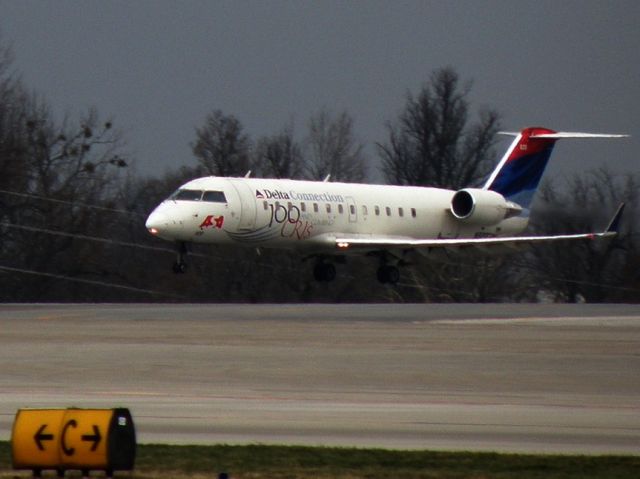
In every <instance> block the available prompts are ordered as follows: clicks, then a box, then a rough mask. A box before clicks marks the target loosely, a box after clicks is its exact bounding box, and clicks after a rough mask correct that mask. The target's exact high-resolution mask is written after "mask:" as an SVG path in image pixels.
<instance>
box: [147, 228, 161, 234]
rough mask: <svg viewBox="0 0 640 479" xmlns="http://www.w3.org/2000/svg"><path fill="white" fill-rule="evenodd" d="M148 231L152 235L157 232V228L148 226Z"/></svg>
mask: <svg viewBox="0 0 640 479" xmlns="http://www.w3.org/2000/svg"><path fill="white" fill-rule="evenodd" d="M149 233H151V234H152V235H157V234H158V233H159V231H158V228H149Z"/></svg>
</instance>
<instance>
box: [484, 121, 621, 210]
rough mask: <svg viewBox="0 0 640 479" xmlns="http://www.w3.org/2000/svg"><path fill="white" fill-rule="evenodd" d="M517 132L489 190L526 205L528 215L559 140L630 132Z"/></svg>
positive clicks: (546, 129) (494, 173)
mask: <svg viewBox="0 0 640 479" xmlns="http://www.w3.org/2000/svg"><path fill="white" fill-rule="evenodd" d="M509 134H512V135H515V137H516V138H515V140H514V141H513V143H511V146H510V147H509V149H508V150H507V152H506V153H505V155H504V156H503V157H502V159H501V160H500V163H499V164H498V166H497V167H496V169H495V170H494V171H493V173H492V174H491V176H490V177H489V180H488V181H487V183H486V184H485V185H484V189H485V190H492V191H495V192H497V193H500V194H501V195H502V196H504V197H505V198H506V199H508V200H509V201H513V202H514V203H517V204H518V205H520V206H522V208H523V210H524V211H523V213H524V215H525V216H527V215H528V212H529V208H530V206H531V202H532V201H533V195H534V194H535V192H536V189H537V188H538V184H539V183H540V179H541V178H542V174H543V173H544V169H545V167H546V166H547V162H548V161H549V157H550V156H551V152H552V151H553V147H554V146H555V143H556V141H558V140H559V139H561V138H622V137H625V136H627V135H609V134H600V133H571V132H555V131H553V130H549V129H548V128H540V127H532V128H525V129H524V130H522V131H521V132H520V133H515V134H514V133H509Z"/></svg>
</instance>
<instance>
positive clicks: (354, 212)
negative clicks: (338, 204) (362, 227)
mask: <svg viewBox="0 0 640 479" xmlns="http://www.w3.org/2000/svg"><path fill="white" fill-rule="evenodd" d="M349 211H350V212H351V214H352V215H355V214H356V207H355V206H353V205H349Z"/></svg>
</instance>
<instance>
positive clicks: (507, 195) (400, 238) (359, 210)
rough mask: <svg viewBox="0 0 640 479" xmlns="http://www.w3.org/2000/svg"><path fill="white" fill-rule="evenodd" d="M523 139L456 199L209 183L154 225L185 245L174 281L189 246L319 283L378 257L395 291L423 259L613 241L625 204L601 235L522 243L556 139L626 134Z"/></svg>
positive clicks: (533, 132)
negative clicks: (262, 256) (295, 256)
mask: <svg viewBox="0 0 640 479" xmlns="http://www.w3.org/2000/svg"><path fill="white" fill-rule="evenodd" d="M505 134H508V135H512V136H515V139H514V140H513V142H512V143H511V145H510V146H509V148H508V149H507V151H506V153H505V154H504V156H503V157H502V159H501V160H500V161H499V163H498V165H497V167H496V168H495V169H494V170H493V172H492V173H491V175H490V176H489V178H488V180H487V181H486V183H485V184H484V185H483V186H482V187H479V188H472V187H469V188H463V189H460V190H457V191H454V190H448V189H442V188H432V187H416V186H393V185H374V184H356V183H339V182H328V181H327V179H328V178H327V179H325V181H303V180H290V179H263V178H250V177H249V175H247V176H245V177H238V178H230V177H215V176H209V177H204V178H198V179H194V180H192V181H189V182H188V183H185V184H184V185H182V186H180V187H179V188H178V190H177V191H175V192H174V193H173V194H172V195H171V196H169V197H168V198H167V199H166V200H164V201H163V202H162V203H161V204H160V205H158V206H157V207H156V208H155V209H154V210H153V211H152V212H151V214H150V215H149V217H148V219H147V221H146V224H145V226H146V228H147V230H148V231H149V232H150V233H151V234H152V235H154V236H156V237H159V238H162V239H165V240H169V241H173V242H175V243H176V246H177V248H176V249H177V260H176V262H175V263H174V265H173V271H174V272H175V273H184V272H185V271H186V269H187V262H186V258H187V254H188V247H187V244H188V243H213V244H230V245H238V246H248V247H254V248H258V249H259V248H282V249H287V250H296V251H298V252H300V253H301V254H302V255H303V256H304V257H305V258H315V266H314V268H313V274H314V277H315V279H316V280H318V281H324V282H328V281H332V280H333V279H335V277H336V268H335V264H334V263H336V262H344V261H345V259H346V258H347V257H348V256H349V255H354V254H359V255H368V256H373V257H377V258H378V259H379V262H380V264H379V267H378V269H377V279H378V280H379V281H380V282H381V283H390V284H395V283H397V282H398V281H399V279H400V269H399V267H400V266H402V265H404V264H408V263H409V260H410V257H411V255H413V254H415V253H418V254H422V255H424V256H426V257H433V258H434V259H438V258H441V257H443V256H445V257H446V256H447V255H448V254H449V253H450V252H453V251H469V250H471V251H481V252H489V253H491V252H498V253H501V252H505V251H509V250H514V249H515V250H517V249H519V248H521V247H523V246H527V245H531V244H534V243H544V242H553V241H571V240H584V239H597V238H608V237H612V236H615V235H616V234H617V230H618V225H619V223H620V217H621V215H622V210H623V207H624V205H620V207H619V208H618V211H617V212H616V214H615V215H614V217H613V218H612V220H611V221H610V223H609V226H608V227H607V228H606V229H605V230H603V231H601V232H595V233H593V232H592V233H582V234H565V235H551V236H518V235H519V234H520V233H522V232H523V231H524V230H525V228H526V227H527V224H528V220H529V213H530V206H531V203H532V200H533V197H534V194H535V191H536V189H537V187H538V184H539V183H540V179H541V178H542V174H543V172H544V169H545V167H546V165H547V162H548V160H549V157H550V155H551V152H552V150H553V147H554V145H555V143H556V141H557V140H560V139H566V138H621V137H625V136H628V135H612V134H593V133H574V132H556V131H553V130H550V129H548V128H541V127H530V128H525V129H523V130H522V131H520V132H519V133H505Z"/></svg>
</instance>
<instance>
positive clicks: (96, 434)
mask: <svg viewBox="0 0 640 479" xmlns="http://www.w3.org/2000/svg"><path fill="white" fill-rule="evenodd" d="M101 439H102V436H101V435H100V429H98V426H96V425H95V424H94V425H93V435H89V434H83V435H82V440H83V441H84V442H93V446H91V451H92V452H93V451H95V450H96V449H98V444H100V440H101Z"/></svg>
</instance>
